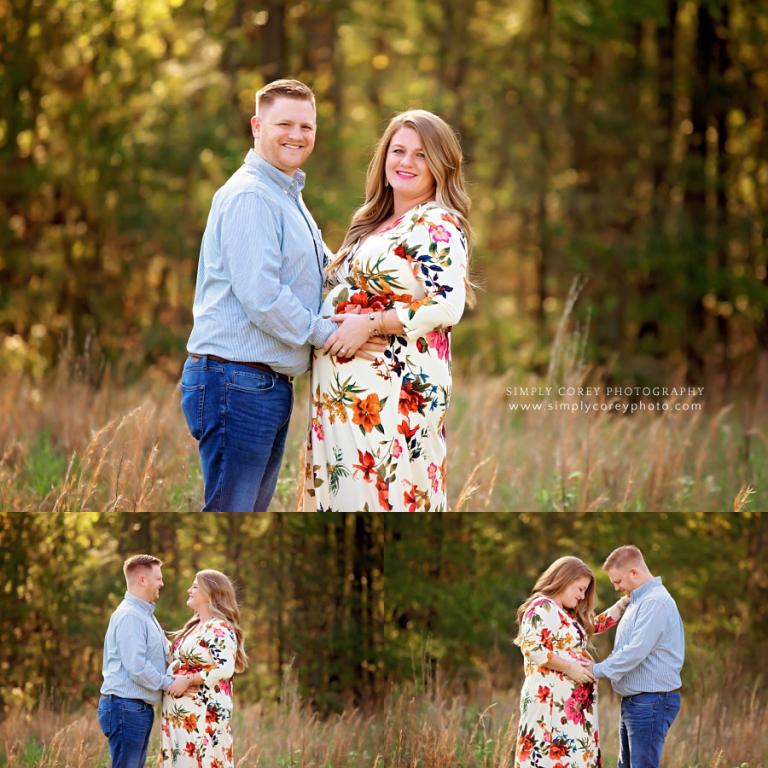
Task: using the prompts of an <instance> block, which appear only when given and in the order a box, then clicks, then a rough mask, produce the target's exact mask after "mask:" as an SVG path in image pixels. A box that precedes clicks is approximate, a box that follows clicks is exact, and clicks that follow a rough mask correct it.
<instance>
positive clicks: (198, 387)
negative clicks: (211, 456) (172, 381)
mask: <svg viewBox="0 0 768 768" xmlns="http://www.w3.org/2000/svg"><path fill="white" fill-rule="evenodd" d="M204 404H205V384H184V383H182V385H181V411H182V413H183V414H184V418H185V419H186V421H187V426H188V427H189V431H190V432H191V434H192V437H194V438H195V440H199V439H200V437H201V435H202V434H203V406H204Z"/></svg>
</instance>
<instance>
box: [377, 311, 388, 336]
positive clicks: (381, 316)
mask: <svg viewBox="0 0 768 768" xmlns="http://www.w3.org/2000/svg"><path fill="white" fill-rule="evenodd" d="M385 311H386V310H382V311H381V312H379V331H378V333H379V336H386V333H384V312H385Z"/></svg>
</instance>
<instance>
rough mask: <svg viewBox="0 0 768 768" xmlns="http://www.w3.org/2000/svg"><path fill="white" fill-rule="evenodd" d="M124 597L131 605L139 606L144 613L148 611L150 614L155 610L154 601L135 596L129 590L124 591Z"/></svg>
mask: <svg viewBox="0 0 768 768" xmlns="http://www.w3.org/2000/svg"><path fill="white" fill-rule="evenodd" d="M125 599H126V600H127V601H128V602H129V603H130V604H131V605H135V606H136V607H137V608H140V609H141V610H142V611H144V612H145V613H149V614H150V615H151V614H153V613H154V612H155V604H154V603H149V602H147V601H146V600H142V599H141V598H140V597H136V595H133V594H131V593H130V592H126V593H125Z"/></svg>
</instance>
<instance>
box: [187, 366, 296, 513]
mask: <svg viewBox="0 0 768 768" xmlns="http://www.w3.org/2000/svg"><path fill="white" fill-rule="evenodd" d="M292 408H293V387H292V386H291V384H289V383H288V382H287V381H286V380H285V379H282V378H280V377H279V376H276V375H275V374H272V373H269V372H268V371H261V370H259V369H257V368H251V367H249V366H247V365H242V364H240V363H219V362H215V361H213V360H209V359H208V357H206V356H205V355H203V356H202V357H200V358H199V359H198V360H193V359H192V358H191V357H188V358H187V361H186V362H185V363H184V370H183V372H182V374H181V410H182V411H183V412H184V418H185V419H186V421H187V426H188V427H189V431H190V432H191V433H192V437H194V438H195V439H196V440H197V441H198V448H199V451H200V464H201V465H202V468H203V482H204V484H205V503H204V505H203V509H202V511H203V512H266V511H267V508H268V507H269V502H270V501H271V500H272V496H273V495H274V493H275V487H276V486H277V476H278V473H279V472H280V464H281V462H282V460H283V452H284V451H285V438H286V436H287V435H288V421H289V419H290V416H291V409H292Z"/></svg>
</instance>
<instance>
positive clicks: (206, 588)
mask: <svg viewBox="0 0 768 768" xmlns="http://www.w3.org/2000/svg"><path fill="white" fill-rule="evenodd" d="M195 579H196V580H197V586H198V588H199V589H200V591H201V592H202V593H203V594H204V595H205V596H206V597H207V598H208V605H209V607H210V609H211V613H212V614H213V615H214V616H215V617H217V618H219V619H224V621H226V622H227V624H229V625H230V626H231V627H232V629H233V630H234V632H235V637H236V639H237V652H236V654H235V672H243V671H244V670H245V668H246V667H247V666H248V656H247V655H246V653H245V643H244V640H243V630H242V627H241V626H240V608H239V606H238V604H237V598H236V597H235V588H234V587H233V586H232V582H231V581H230V580H229V577H228V576H225V575H224V574H223V573H221V571H214V570H211V569H205V570H203V571H198V572H197V575H196V576H195ZM199 624H200V617H199V616H198V615H197V614H195V615H194V616H193V617H192V618H191V619H190V620H189V621H188V622H187V623H186V624H185V625H184V626H183V627H182V628H181V629H179V630H177V631H176V632H172V633H171V639H172V640H177V639H183V638H184V637H186V636H187V635H188V634H189V633H190V632H192V631H193V630H194V628H195V627H196V626H198V625H199Z"/></svg>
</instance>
